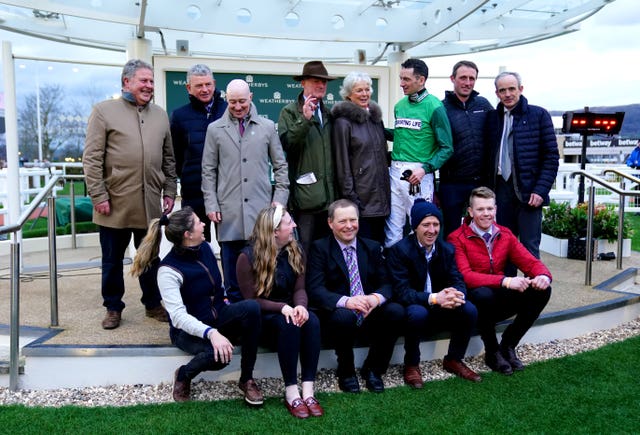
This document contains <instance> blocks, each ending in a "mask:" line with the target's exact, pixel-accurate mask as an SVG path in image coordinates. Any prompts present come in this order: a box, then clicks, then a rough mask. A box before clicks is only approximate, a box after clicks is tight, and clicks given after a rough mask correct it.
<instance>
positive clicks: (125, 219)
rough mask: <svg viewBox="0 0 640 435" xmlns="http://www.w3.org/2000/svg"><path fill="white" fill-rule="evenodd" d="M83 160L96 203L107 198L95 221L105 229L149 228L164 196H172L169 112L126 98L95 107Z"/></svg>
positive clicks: (173, 183)
mask: <svg viewBox="0 0 640 435" xmlns="http://www.w3.org/2000/svg"><path fill="white" fill-rule="evenodd" d="M82 165H83V168H84V174H85V178H86V182H87V188H88V191H89V196H91V201H92V202H93V204H94V205H96V204H98V203H101V202H103V201H106V200H109V201H110V203H111V204H110V205H111V214H110V215H109V216H105V215H101V214H98V213H93V222H95V223H96V224H98V225H101V226H104V227H109V228H138V229H143V228H147V225H148V224H149V221H150V220H151V219H154V218H159V217H160V216H162V197H163V196H169V197H171V198H175V196H176V183H177V177H176V169H175V159H174V157H173V146H172V144H171V131H170V129H169V117H168V116H167V112H165V111H164V109H162V108H161V107H160V106H157V105H156V104H153V103H149V104H147V105H146V106H144V107H142V108H138V107H137V106H136V105H135V104H133V103H130V102H129V101H127V100H125V99H124V98H118V99H114V100H107V101H103V102H101V103H98V104H96V105H95V107H94V108H93V111H92V112H91V116H90V117H89V122H88V124H87V137H86V140H85V146H84V153H83V156H82Z"/></svg>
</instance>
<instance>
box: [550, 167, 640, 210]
mask: <svg viewBox="0 0 640 435" xmlns="http://www.w3.org/2000/svg"><path fill="white" fill-rule="evenodd" d="M605 169H617V170H618V171H620V172H624V173H626V174H629V175H631V176H634V177H636V178H640V170H638V169H632V168H630V167H628V166H626V165H611V164H587V167H586V169H585V170H586V171H587V172H589V173H590V174H593V175H596V176H598V177H602V178H603V179H604V180H606V181H608V182H609V183H612V184H616V183H618V184H619V186H620V188H621V189H623V190H627V189H629V190H631V189H634V188H635V189H638V188H639V186H637V185H635V184H634V183H632V182H630V181H629V180H626V179H624V178H622V177H619V176H617V175H615V174H605V175H603V172H604V170H605ZM578 170H580V164H579V163H561V164H560V167H559V168H558V175H557V177H556V183H555V186H554V189H553V190H551V193H550V196H551V199H555V200H556V201H558V202H570V203H571V205H572V206H575V205H576V203H577V202H578V184H579V183H580V177H573V178H571V174H572V173H573V172H575V171H578ZM590 183H591V181H589V180H586V181H585V186H586V187H588V186H589V185H590ZM596 187H597V185H596ZM618 201H619V197H618V195H617V194H616V193H613V192H610V191H608V190H607V189H605V188H600V187H597V189H596V198H595V202H596V204H613V205H615V206H618ZM624 211H625V212H627V213H640V201H638V199H637V198H626V199H625V206H624Z"/></svg>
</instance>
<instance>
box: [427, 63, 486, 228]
mask: <svg viewBox="0 0 640 435" xmlns="http://www.w3.org/2000/svg"><path fill="white" fill-rule="evenodd" d="M477 78H478V67H477V66H476V64H475V63H473V62H471V61H468V60H461V61H460V62H457V63H456V64H455V65H454V66H453V72H452V73H451V77H450V79H451V83H453V91H446V92H445V97H444V100H442V103H443V104H444V107H445V109H446V110H447V117H448V118H449V123H450V124H451V135H452V136H453V156H451V157H450V158H449V160H447V161H446V162H445V164H444V165H442V167H441V168H440V186H439V188H438V193H439V195H438V199H439V200H440V204H441V206H442V214H443V217H444V222H443V224H444V238H445V239H446V238H447V236H448V235H449V234H450V233H451V232H452V231H454V230H455V229H457V228H458V227H459V226H460V223H461V221H462V218H463V217H464V215H465V213H466V210H467V205H468V204H467V202H468V200H469V194H470V193H471V191H472V190H473V189H475V188H476V187H479V186H482V185H484V184H485V183H484V182H483V181H484V180H485V179H486V177H487V174H486V173H484V167H483V165H484V162H485V151H484V143H483V139H482V132H483V129H484V122H485V120H486V118H487V113H488V112H489V111H490V110H493V106H492V105H491V103H489V101H488V100H487V99H486V98H484V97H481V96H480V94H478V92H477V91H474V90H473V87H474V86H475V84H476V79H477Z"/></svg>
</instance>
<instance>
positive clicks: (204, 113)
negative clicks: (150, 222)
mask: <svg viewBox="0 0 640 435" xmlns="http://www.w3.org/2000/svg"><path fill="white" fill-rule="evenodd" d="M186 87H187V92H188V93H189V103H187V104H185V105H184V106H181V107H178V108H177V109H176V110H174V111H173V113H172V114H171V140H172V141H173V154H174V155H175V158H176V172H177V173H178V177H180V195H181V197H182V206H183V207H184V206H186V205H188V206H190V207H191V208H192V209H193V211H194V212H195V213H196V214H197V215H198V218H200V221H201V222H204V224H205V225H204V237H205V239H206V240H207V242H210V241H211V221H210V220H209V218H208V217H207V214H206V213H205V210H204V199H203V196H202V187H201V185H202V150H203V149H204V139H205V136H206V134H207V127H209V124H211V123H212V122H213V121H215V120H216V119H218V118H220V117H221V116H222V114H223V113H224V111H225V109H226V108H227V102H226V101H225V100H224V98H222V96H221V93H220V91H219V90H217V89H216V81H215V79H214V78H213V74H212V73H211V69H209V67H208V66H206V65H203V64H196V65H193V66H192V67H191V68H189V70H188V71H187V84H186Z"/></svg>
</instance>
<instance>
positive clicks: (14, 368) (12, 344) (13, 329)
mask: <svg viewBox="0 0 640 435" xmlns="http://www.w3.org/2000/svg"><path fill="white" fill-rule="evenodd" d="M83 179H84V175H53V176H52V177H51V178H50V179H49V181H47V183H46V184H45V185H44V187H43V188H42V190H41V191H40V192H39V193H38V194H37V195H36V197H35V198H34V199H33V201H31V204H30V205H29V206H28V207H27V208H26V210H25V211H24V212H23V213H22V214H21V215H20V216H19V217H18V221H17V222H16V223H13V224H10V225H3V226H0V235H2V234H9V233H13V235H12V237H11V302H10V304H11V320H10V323H11V324H10V333H9V334H10V338H9V389H10V390H11V391H16V390H17V388H18V373H19V365H18V363H19V351H20V241H19V240H18V232H19V231H20V230H22V227H23V226H24V225H25V224H26V222H27V220H28V219H29V216H31V214H33V212H34V211H35V210H36V208H37V207H39V206H40V204H42V202H43V201H44V199H45V198H46V197H47V196H49V195H50V194H51V191H52V190H53V188H54V187H55V186H56V184H57V183H58V182H59V181H60V180H63V181H64V180H83ZM72 186H73V185H72ZM72 193H73V190H72ZM72 198H73V195H72ZM47 204H48V207H49V217H51V216H54V219H49V222H48V239H49V274H50V276H49V286H50V293H51V298H50V299H51V326H58V263H57V258H56V225H55V198H54V197H51V196H49V198H47ZM74 208H75V202H72V204H71V215H72V217H71V219H72V222H75V210H74ZM74 237H75V235H74ZM74 246H75V242H74Z"/></svg>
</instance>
